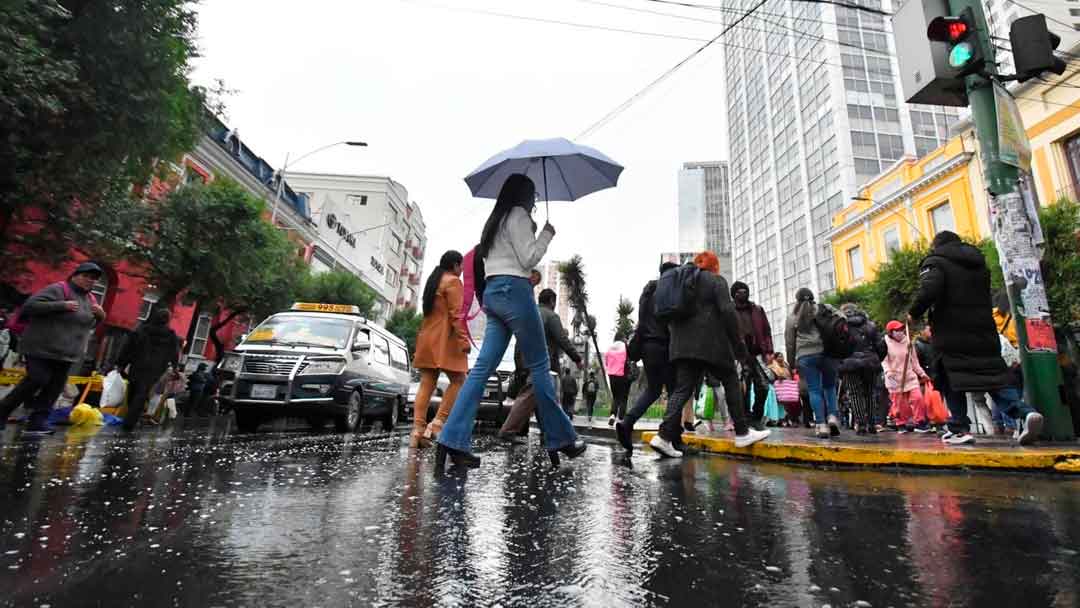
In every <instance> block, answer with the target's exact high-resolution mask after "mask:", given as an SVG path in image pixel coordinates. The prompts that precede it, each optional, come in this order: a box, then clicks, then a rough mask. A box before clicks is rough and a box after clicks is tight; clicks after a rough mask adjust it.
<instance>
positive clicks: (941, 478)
mask: <svg viewBox="0 0 1080 608" xmlns="http://www.w3.org/2000/svg"><path fill="white" fill-rule="evenodd" d="M0 437H2V438H3V439H2V440H0V487H2V488H3V489H2V491H0V589H3V590H4V593H3V594H0V605H4V606H37V605H44V604H48V605H51V606H53V607H57V606H93V605H101V606H135V605H142V606H172V605H178V606H254V605H259V606H345V605H355V606H434V605H460V606H530V607H534V606H649V605H652V606H696V605H699V606H756V605H770V606H822V605H826V604H828V605H831V606H851V605H857V606H868V605H869V606H875V607H885V606H1075V605H1078V603H1080V597H1078V596H1077V593H1078V591H1077V590H1078V589H1080V554H1078V552H1077V551H1078V549H1080V481H1076V480H1073V479H1067V478H1061V477H1039V476H1021V475H988V474H978V475H942V474H930V473H925V472H910V471H908V472H895V471H893V472H869V471H829V470H821V469H809V468H794V467H785V466H780V465H764V464H760V465H759V464H751V463H749V462H739V461H733V460H727V459H723V458H716V457H704V456H698V457H694V458H689V459H687V460H685V461H683V462H678V461H658V460H656V457H655V456H654V455H652V454H651V453H645V452H639V453H638V455H637V456H635V458H634V460H633V462H632V465H633V466H632V467H628V466H626V465H625V464H624V463H622V461H621V459H620V458H616V457H615V456H614V451H613V449H612V448H613V446H612V445H609V444H606V443H594V444H593V445H591V446H590V449H589V451H588V452H587V453H586V455H585V456H584V457H583V458H581V459H579V460H577V461H574V462H572V463H568V464H564V466H563V468H562V470H560V471H549V470H548V469H547V466H546V457H545V455H544V454H543V452H542V451H541V450H540V449H538V447H537V446H536V445H531V446H529V447H518V448H514V449H512V450H507V449H506V448H504V447H502V446H497V445H495V444H493V443H492V442H491V441H490V438H481V440H480V445H479V446H478V452H480V453H481V455H482V456H483V457H484V461H483V465H482V467H481V468H480V469H477V470H474V471H470V472H469V473H468V477H467V479H466V478H463V477H448V478H445V479H443V480H436V479H434V478H433V475H432V464H433V454H432V453H431V452H430V451H427V452H423V453H421V454H420V455H419V456H417V454H416V453H414V452H410V450H408V448H407V447H406V444H405V441H406V439H405V437H404V436H402V435H385V434H384V435H369V436H365V435H333V434H324V435H311V434H308V433H305V432H273V433H266V434H261V435H256V436H245V435H229V434H227V433H225V431H224V429H215V428H213V427H210V428H199V429H187V430H174V431H168V430H165V431H161V430H156V429H149V430H146V432H144V433H142V434H139V435H137V436H136V437H135V438H133V439H132V438H127V437H124V436H122V435H120V434H119V433H117V432H115V431H114V430H112V429H104V430H102V431H100V432H98V433H96V434H91V435H85V434H84V435H80V434H78V432H77V431H69V432H68V433H67V434H66V435H64V434H57V435H56V436H54V437H50V438H47V439H45V440H43V441H40V442H35V441H20V440H16V439H14V431H13V430H12V429H9V430H8V431H6V432H5V433H4V434H2V435H0ZM532 439H533V442H534V444H535V436H533V438H532Z"/></svg>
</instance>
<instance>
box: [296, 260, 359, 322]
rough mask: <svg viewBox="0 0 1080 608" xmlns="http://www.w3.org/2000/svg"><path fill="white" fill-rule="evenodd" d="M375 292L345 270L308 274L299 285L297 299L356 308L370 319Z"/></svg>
mask: <svg viewBox="0 0 1080 608" xmlns="http://www.w3.org/2000/svg"><path fill="white" fill-rule="evenodd" d="M376 298H377V296H376V294H375V290H374V289H372V288H371V287H368V285H367V283H364V282H363V281H361V280H360V279H359V278H358V277H357V276H356V275H354V274H353V273H351V272H348V271H346V270H335V271H333V272H322V273H319V274H309V275H307V276H306V277H305V278H304V280H303V281H302V282H301V284H300V288H299V292H298V294H297V299H299V300H302V301H304V302H321V303H323V304H346V305H349V306H356V307H358V308H359V309H360V314H362V315H364V316H365V317H370V316H371V314H372V312H373V311H374V310H375V300H376Z"/></svg>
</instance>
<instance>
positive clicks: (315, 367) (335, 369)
mask: <svg viewBox="0 0 1080 608" xmlns="http://www.w3.org/2000/svg"><path fill="white" fill-rule="evenodd" d="M343 369H345V362H344V361H341V360H330V361H310V362H308V364H307V367H305V368H304V371H302V372H300V375H301V376H314V375H315V374H330V375H333V374H340V373H341V370H343Z"/></svg>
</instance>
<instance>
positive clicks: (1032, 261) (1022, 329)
mask: <svg viewBox="0 0 1080 608" xmlns="http://www.w3.org/2000/svg"><path fill="white" fill-rule="evenodd" d="M968 8H970V9H971V10H972V11H973V12H974V14H975V21H976V24H977V27H976V30H977V32H976V35H977V39H976V43H977V44H978V45H979V47H980V50H981V51H982V55H983V57H986V59H987V62H986V66H985V69H984V70H983V72H984V73H985V74H996V73H997V67H996V65H994V54H995V53H994V45H993V44H992V42H991V39H990V30H989V27H988V26H987V23H986V16H985V14H984V13H983V3H982V2H981V1H980V0H949V10H950V12H951V13H952V14H954V15H956V14H959V13H961V12H962V11H963V10H964V9H968ZM965 84H966V88H967V95H968V99H969V101H970V105H971V117H972V121H973V122H974V124H975V134H976V137H977V138H978V140H979V151H980V156H981V158H982V163H983V175H984V177H985V181H986V188H987V189H988V190H989V194H990V215H991V227H992V229H993V234H994V242H995V244H996V245H997V248H998V252H999V256H1000V259H1001V266H1002V270H1003V271H1004V276H1005V284H1006V287H1007V291H1008V294H1009V302H1010V304H1011V307H1012V315H1013V319H1014V320H1015V323H1016V335H1017V338H1018V339H1019V342H1020V362H1021V367H1022V369H1023V373H1024V400H1025V401H1026V402H1028V403H1029V404H1031V405H1032V406H1034V407H1035V408H1036V409H1038V410H1039V411H1040V412H1041V413H1042V414H1043V416H1045V418H1046V426H1045V428H1044V431H1043V434H1044V436H1047V437H1050V438H1052V439H1055V440H1071V439H1073V438H1074V434H1073V426H1072V417H1071V415H1070V413H1069V410H1068V409H1067V408H1065V407H1063V406H1062V404H1061V397H1060V393H1059V392H1058V387H1059V386H1060V385H1061V384H1062V376H1061V368H1060V367H1059V366H1058V361H1057V345H1056V341H1055V339H1054V333H1053V329H1052V327H1053V326H1052V324H1051V321H1050V310H1049V305H1047V303H1046V290H1045V287H1044V284H1043V279H1042V272H1041V270H1040V268H1039V254H1038V252H1037V249H1036V248H1035V242H1036V240H1039V241H1041V237H1042V235H1041V229H1040V228H1038V227H1037V225H1033V223H1032V221H1031V217H1030V214H1029V212H1028V207H1027V206H1026V205H1025V202H1024V199H1023V195H1022V194H1021V193H1020V191H1019V187H1018V186H1019V178H1020V170H1019V167H1018V164H1019V163H1018V162H1017V160H1016V156H1015V155H1013V154H1011V153H1012V152H1013V151H1014V150H1003V149H1002V148H1003V145H1002V137H1001V135H1002V133H1001V131H1002V130H1003V129H1001V125H1002V124H1003V123H1002V120H1003V118H1004V119H1005V120H1008V119H1009V118H1010V117H1003V116H1000V115H999V113H1001V112H1002V108H1001V107H999V97H1000V96H1001V95H1002V93H1003V92H1002V91H997V92H995V87H996V86H999V85H995V84H994V83H993V81H992V80H990V79H988V78H986V77H984V76H983V75H977V74H976V75H971V76H967V77H966V79H965ZM1007 107H1008V106H1006V108H1007ZM1015 122H1019V121H1018V119H1017V120H1016V121H1015ZM1011 127H1012V128H1010V129H1008V130H1009V132H1008V133H1007V134H1006V136H1007V137H1008V138H1011V140H1009V141H1011V143H1013V144H1018V145H1019V146H1020V147H1022V148H1023V149H1025V150H1029V149H1030V145H1029V143H1028V141H1027V135H1026V134H1025V132H1024V129H1023V125H1022V124H1012V125H1011ZM1006 157H1008V158H1006ZM1007 161H1008V162H1007Z"/></svg>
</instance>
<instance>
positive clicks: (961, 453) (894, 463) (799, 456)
mask: <svg viewBox="0 0 1080 608" xmlns="http://www.w3.org/2000/svg"><path fill="white" fill-rule="evenodd" d="M654 435H656V433H655V432H654V431H646V432H644V433H642V437H641V438H642V441H644V442H645V443H646V444H648V442H649V441H650V440H651V439H652V438H653V436H654ZM683 441H684V442H686V444H687V445H689V446H692V447H695V448H698V449H700V450H701V451H702V452H707V453H710V454H727V455H733V456H746V457H750V458H755V459H761V460H772V461H781V462H803V463H809V464H832V465H843V466H858V467H919V468H928V469H989V470H1011V471H1041V472H1047V473H1065V474H1074V475H1076V474H1080V447H1077V446H1069V447H1062V448H1020V447H1016V448H1008V449H980V448H978V447H950V448H948V449H940V450H937V449H907V448H903V447H893V446H880V447H878V446H860V445H843V444H836V443H833V444H830V445H824V444H823V445H812V444H805V443H779V442H769V441H763V442H760V443H757V444H755V445H752V446H750V447H748V448H736V447H735V443H734V440H733V439H730V438H726V437H702V436H698V435H694V434H690V433H687V434H684V435H683Z"/></svg>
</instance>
